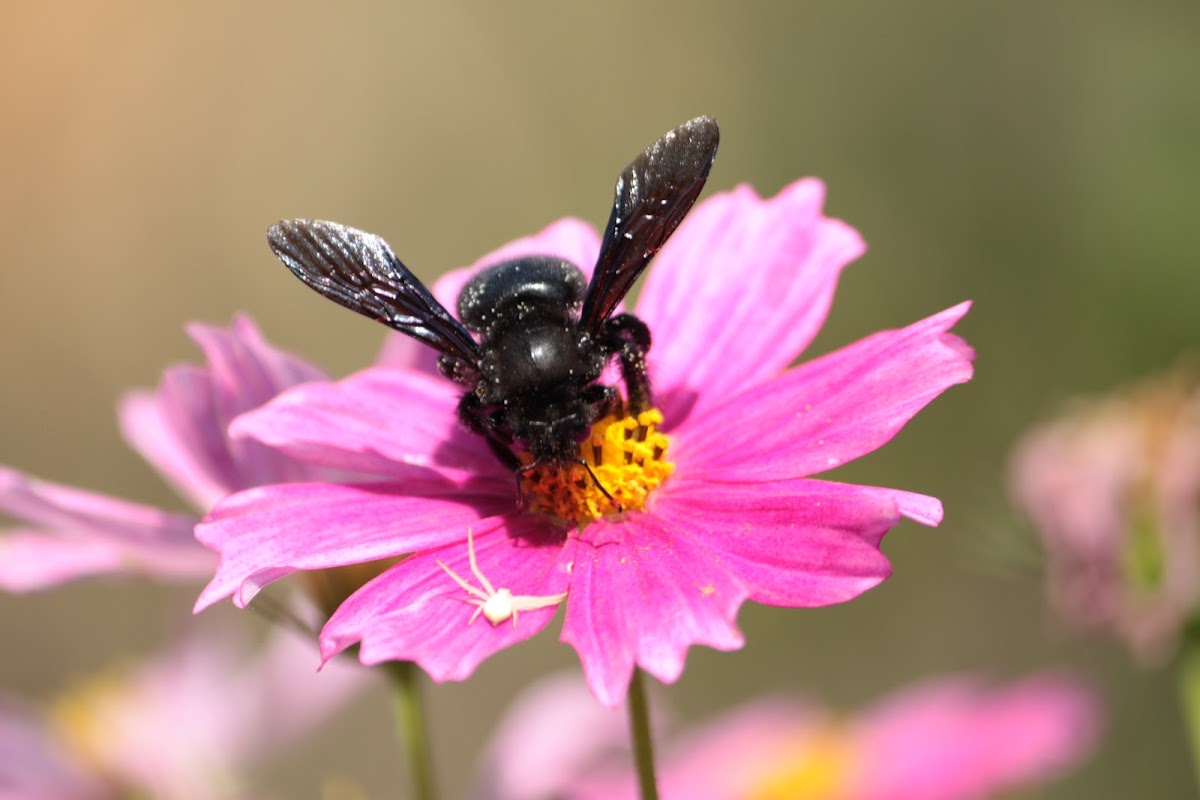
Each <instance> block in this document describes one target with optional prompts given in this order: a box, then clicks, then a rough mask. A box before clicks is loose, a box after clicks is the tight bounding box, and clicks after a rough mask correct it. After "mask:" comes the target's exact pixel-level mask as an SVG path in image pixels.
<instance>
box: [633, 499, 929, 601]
mask: <svg viewBox="0 0 1200 800" xmlns="http://www.w3.org/2000/svg"><path fill="white" fill-rule="evenodd" d="M934 507H936V509H937V511H938V512H939V513H937V514H936V517H937V518H940V508H941V506H940V504H939V503H938V502H937V501H936V500H934V499H933V498H927V497H923V496H921V495H912V494H910V493H908V492H900V491H896V490H893V489H878V488H875V487H870V486H855V485H852V484H843V483H829V482H826V481H814V480H793V481H776V482H770V483H756V484H720V483H706V482H700V481H686V482H685V481H678V482H676V481H673V482H672V483H670V484H669V485H668V486H666V487H664V488H663V489H662V490H661V491H660V492H659V493H658V494H657V495H656V496H655V498H654V502H653V511H654V513H655V514H656V515H660V516H662V517H663V518H664V519H670V520H672V521H673V522H676V523H677V524H679V525H680V526H681V527H682V528H684V529H686V530H688V531H689V535H690V536H691V538H693V539H695V540H696V541H697V542H699V543H700V544H701V545H702V546H703V547H704V548H705V549H707V550H708V551H710V552H711V553H712V554H713V558H714V559H716V560H717V561H718V562H719V563H720V564H721V565H722V567H724V568H725V569H727V570H728V571H729V572H730V573H731V574H732V575H734V576H735V577H736V578H737V579H738V580H739V581H740V582H741V583H742V584H743V585H745V586H746V587H747V589H748V590H749V592H750V599H751V600H754V601H755V602H759V603H767V604H770V605H779V606H791V607H812V606H823V605H829V604H832V603H841V602H845V601H846V600H850V599H851V598H854V597H857V596H858V595H860V594H862V593H863V592H865V591H867V590H868V589H871V588H873V587H874V586H876V585H878V584H879V583H880V582H881V581H883V580H884V579H885V578H886V577H888V575H890V574H891V565H890V564H889V563H888V560H887V558H886V557H885V556H884V555H883V553H881V552H880V551H879V543H880V541H881V540H882V538H883V535H884V534H885V533H887V532H888V530H890V529H891V528H892V526H893V525H895V524H896V523H897V522H898V521H899V520H900V516H901V514H902V513H904V512H905V510H915V511H916V512H917V513H920V514H921V515H922V517H923V518H928V517H929V516H931V515H933V512H934Z"/></svg>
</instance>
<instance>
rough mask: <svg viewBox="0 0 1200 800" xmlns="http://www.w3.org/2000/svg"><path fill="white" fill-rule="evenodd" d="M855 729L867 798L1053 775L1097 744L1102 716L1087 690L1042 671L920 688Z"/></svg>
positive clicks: (978, 792)
mask: <svg viewBox="0 0 1200 800" xmlns="http://www.w3.org/2000/svg"><path fill="white" fill-rule="evenodd" d="M856 727H857V728H858V729H859V737H860V740H861V742H862V747H863V750H864V752H866V753H868V754H869V758H870V761H871V764H870V766H869V768H866V765H864V769H863V771H862V773H861V778H862V779H863V781H862V786H861V789H862V796H863V797H864V798H870V799H871V800H893V799H894V798H901V797H903V798H907V797H921V798H928V800H957V798H963V797H985V796H986V797H991V796H993V795H995V794H997V793H1001V792H1003V791H1004V790H1008V789H1012V788H1015V787H1017V786H1021V785H1027V784H1030V783H1034V782H1043V781H1046V780H1048V779H1050V778H1052V777H1055V776H1057V775H1058V774H1060V773H1062V772H1063V771H1065V769H1066V768H1067V767H1069V766H1071V765H1073V764H1075V763H1077V762H1078V761H1079V760H1080V759H1082V758H1083V756H1084V755H1085V754H1086V753H1087V752H1088V751H1089V750H1091V749H1092V747H1093V746H1094V745H1095V742H1096V738H1097V733H1098V731H1099V728H1100V724H1099V713H1098V709H1097V704H1096V701H1095V698H1094V697H1093V696H1092V695H1091V693H1090V692H1087V691H1086V690H1084V689H1083V688H1082V687H1081V686H1080V685H1079V684H1078V683H1077V682H1075V681H1073V680H1070V679H1067V678H1062V677H1055V676H1049V675H1046V676H1040V677H1036V678H1032V679H1028V680H1025V681H1023V682H1021V683H1018V684H1014V685H1012V686H1010V687H1005V688H1002V689H998V690H994V691H989V690H985V689H982V688H981V687H979V686H977V685H975V684H974V683H973V682H971V681H968V680H957V681H945V680H943V681H939V682H937V683H932V684H929V685H926V686H920V687H916V688H913V689H910V690H907V691H905V692H904V693H902V694H900V695H897V696H895V697H893V698H891V699H889V700H888V701H887V702H885V703H884V704H882V705H880V706H879V707H877V708H875V709H873V710H872V711H871V712H870V713H869V714H867V715H865V716H864V717H862V718H861V719H860V721H859V722H858V725H857V726H856Z"/></svg>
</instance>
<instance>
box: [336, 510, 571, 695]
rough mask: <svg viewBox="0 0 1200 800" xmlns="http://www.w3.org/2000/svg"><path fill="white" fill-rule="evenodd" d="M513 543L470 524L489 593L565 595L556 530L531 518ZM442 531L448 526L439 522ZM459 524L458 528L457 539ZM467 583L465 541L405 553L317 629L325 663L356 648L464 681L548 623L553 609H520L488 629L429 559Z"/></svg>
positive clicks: (491, 524)
mask: <svg viewBox="0 0 1200 800" xmlns="http://www.w3.org/2000/svg"><path fill="white" fill-rule="evenodd" d="M520 523H521V525H522V533H521V536H520V538H516V537H513V536H510V532H509V530H508V527H507V526H508V525H509V524H511V522H506V521H505V520H503V519H499V518H496V519H492V520H484V521H482V522H480V523H476V524H474V525H471V526H470V529H471V530H472V531H473V535H472V541H473V543H474V548H475V556H476V559H477V563H478V565H479V572H480V574H482V575H483V576H485V577H486V578H487V579H488V580H489V581H490V582H491V584H492V586H493V588H495V589H497V590H499V589H501V588H507V589H509V590H510V591H511V592H512V593H513V594H514V595H516V596H524V597H539V598H545V597H551V596H553V595H557V594H561V593H563V592H565V591H566V590H567V581H568V579H569V575H568V569H569V553H570V552H571V551H572V550H573V549H574V548H573V547H564V546H563V536H564V533H563V531H562V530H561V529H556V528H552V527H550V526H549V525H548V524H544V523H542V522H540V521H537V520H535V519H532V518H528V517H527V518H524V519H521V521H520ZM446 527H452V524H447V526H446ZM466 529H467V527H466V526H461V527H458V529H457V536H459V537H461V536H462V532H463V531H464V530H466ZM439 560H440V561H441V562H442V563H443V564H445V565H446V566H447V567H449V568H450V569H452V570H453V571H454V572H455V573H457V574H458V575H459V576H460V577H461V578H462V579H463V580H465V581H467V582H468V583H469V584H471V585H473V586H480V585H481V580H480V579H479V577H478V576H477V575H475V574H473V572H472V570H471V566H470V562H469V558H468V553H467V544H466V542H465V541H462V540H461V538H460V540H459V541H457V542H456V543H454V544H452V545H448V546H446V547H442V548H440V549H438V550H434V551H429V552H423V553H421V554H419V555H416V556H413V557H412V558H409V559H407V560H405V561H402V562H401V563H399V564H397V565H396V566H394V567H392V568H391V569H390V570H388V571H387V572H385V573H383V574H382V575H380V576H379V577H378V578H376V579H375V580H373V581H371V582H370V583H368V584H366V585H365V586H363V587H362V588H361V589H359V590H358V591H357V592H356V593H355V594H354V595H352V596H351V597H350V599H348V600H347V601H346V602H344V603H342V605H341V607H340V608H338V610H337V611H336V612H335V613H334V615H333V616H332V617H331V618H330V620H329V622H328V623H326V625H325V628H324V630H323V631H322V632H321V652H322V655H323V656H324V657H325V658H327V659H328V658H330V657H332V656H333V655H335V654H336V653H339V652H341V651H342V650H344V649H345V648H347V647H349V646H350V645H352V644H355V643H361V649H360V651H359V658H360V659H361V660H362V662H363V663H364V664H368V665H371V664H378V663H381V662H384V661H414V662H416V663H417V664H419V665H420V666H421V668H422V669H424V670H425V671H426V672H427V673H429V676H430V677H431V678H433V679H434V680H435V681H447V680H464V679H466V678H468V677H470V675H471V673H472V672H474V671H475V668H476V667H477V666H479V664H480V662H482V661H483V660H484V659H485V658H487V657H488V656H490V655H492V654H493V653H495V652H497V651H499V650H502V649H504V648H506V647H509V646H511V645H513V644H516V643H517V642H520V641H524V640H525V639H528V638H529V637H531V636H533V635H534V634H535V633H537V632H538V631H540V630H541V629H542V628H544V627H546V625H547V624H549V622H550V620H552V619H553V618H554V613H555V610H556V608H557V606H556V605H551V606H548V607H546V608H542V609H534V610H528V611H520V612H519V613H518V615H517V616H516V617H514V618H513V619H511V620H507V621H503V622H500V623H499V624H497V625H492V624H491V623H489V622H488V621H487V620H486V619H484V618H483V617H482V616H480V617H478V618H477V619H475V621H474V622H471V617H472V616H474V615H475V612H476V609H477V606H475V605H474V604H472V603H470V602H469V600H470V598H471V597H472V595H470V594H469V593H468V592H467V591H466V590H464V589H463V588H462V587H460V586H459V585H458V584H457V583H456V582H455V581H454V580H453V579H452V578H451V577H450V576H449V575H448V574H447V573H446V571H445V570H444V569H442V567H440V566H438V564H437V561H439Z"/></svg>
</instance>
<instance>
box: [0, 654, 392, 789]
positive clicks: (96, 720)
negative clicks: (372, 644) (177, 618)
mask: <svg viewBox="0 0 1200 800" xmlns="http://www.w3.org/2000/svg"><path fill="white" fill-rule="evenodd" d="M312 649H313V648H312V645H311V643H309V642H303V641H301V640H300V639H299V638H297V637H295V636H293V635H292V634H291V633H290V632H288V631H278V632H277V633H276V634H274V635H273V637H272V638H271V639H269V640H268V641H267V643H266V644H265V645H264V646H263V647H262V648H260V649H259V650H258V651H257V652H254V653H253V654H251V652H250V651H249V649H244V648H240V647H236V646H234V645H233V644H232V640H231V639H230V637H228V636H217V635H213V633H211V632H210V633H203V634H200V633H194V634H193V635H192V636H190V637H189V638H187V639H185V640H183V641H182V642H180V643H179V644H178V645H177V646H176V647H174V648H172V649H170V650H168V651H166V652H164V653H162V654H160V655H158V656H156V657H155V658H153V659H151V660H149V661H147V662H145V663H142V664H140V665H138V666H136V668H135V669H132V670H129V671H128V672H124V673H115V672H114V673H113V674H110V675H105V676H102V677H101V678H98V679H96V680H95V681H94V682H93V683H91V684H86V685H84V686H83V687H82V688H80V689H79V690H77V691H75V692H74V693H72V694H68V695H66V696H64V697H62V698H60V699H59V700H58V701H57V702H56V703H55V704H54V705H53V706H52V707H51V708H50V709H48V710H38V709H32V708H30V707H28V706H24V705H19V704H17V703H16V702H15V701H0V798H4V800H10V798H11V800H118V799H119V798H124V797H135V796H136V797H154V798H162V800H212V798H215V797H221V798H230V799H231V800H232V798H239V797H246V798H250V797H262V796H263V795H262V793H261V792H258V791H251V790H250V788H249V787H248V786H246V785H244V783H245V779H246V773H247V771H248V770H249V768H250V767H251V766H253V765H255V764H258V763H262V762H263V761H265V760H267V759H269V758H271V757H273V756H276V755H279V754H281V753H282V752H283V751H285V750H286V749H287V748H288V747H290V746H291V745H293V744H294V743H295V742H296V741H298V740H299V739H300V738H302V737H303V736H304V735H306V734H308V733H311V732H312V731H313V730H314V729H316V728H317V727H318V726H319V725H320V724H321V723H322V722H324V721H325V720H326V719H327V718H329V716H330V715H332V714H333V713H335V712H336V711H337V710H338V709H340V708H341V707H342V706H344V705H345V703H346V702H347V701H348V700H349V699H351V698H352V697H353V696H354V695H356V694H357V693H358V692H359V691H361V690H362V689H363V688H365V687H366V686H367V684H368V679H367V674H366V673H365V672H364V671H363V670H361V669H360V668H358V667H357V666H355V665H352V664H349V663H343V661H340V660H339V661H338V662H337V663H335V664H332V665H330V667H331V668H332V672H331V673H330V674H328V675H326V674H325V673H322V674H321V675H319V676H318V675H316V674H315V673H314V672H313V670H312V669H311V667H308V666H306V663H307V659H308V658H311V656H312Z"/></svg>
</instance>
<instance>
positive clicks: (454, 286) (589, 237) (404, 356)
mask: <svg viewBox="0 0 1200 800" xmlns="http://www.w3.org/2000/svg"><path fill="white" fill-rule="evenodd" d="M599 254H600V237H599V236H598V235H596V231H595V229H593V228H592V226H591V225H589V224H587V223H586V222H584V221H583V220H579V219H573V218H571V217H565V218H563V219H560V220H558V221H557V222H552V223H551V224H549V225H547V226H546V227H545V228H542V230H540V231H538V232H537V233H535V234H533V235H532V236H526V237H525V238H523V239H517V240H516V241H514V242H509V243H508V244H506V245H504V246H503V247H500V248H498V249H496V250H493V251H492V252H490V253H488V254H487V255H486V256H484V257H483V258H481V259H479V260H478V261H476V262H475V263H474V264H472V265H471V266H469V267H463V268H462V269H455V270H451V271H450V272H447V273H446V274H445V275H443V276H442V277H440V278H438V280H437V281H436V282H435V283H434V284H433V296H434V297H436V298H437V299H438V301H439V302H440V303H441V304H442V305H443V306H445V307H446V309H447V310H448V311H450V313H451V314H453V315H454V316H455V317H457V316H458V295H459V293H460V292H462V287H463V286H464V285H466V282H467V281H468V280H470V279H471V276H473V275H474V274H475V273H476V272H478V271H479V270H481V269H484V268H485V267H490V266H491V265H493V264H499V263H500V262H501V261H507V260H509V259H513V258H521V257H524V256H557V257H558V258H562V259H566V260H567V261H570V262H571V263H572V264H574V265H575V266H577V267H579V268H580V269H582V270H583V271H584V273H585V274H587V275H591V274H592V267H593V266H595V264H596V258H597V257H598V256H599ZM375 363H376V364H378V365H380V366H389V367H405V368H408V369H416V370H419V371H422V372H427V373H431V374H432V373H434V372H436V369H437V356H436V354H435V353H434V352H433V351H432V350H431V349H430V348H428V347H426V346H424V345H422V344H420V343H419V342H417V341H416V340H415V339H413V338H412V337H410V336H405V335H404V334H402V333H391V334H389V335H388V337H387V340H386V341H385V342H384V344H383V349H382V350H381V351H380V353H379V356H378V358H376V360H375Z"/></svg>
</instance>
